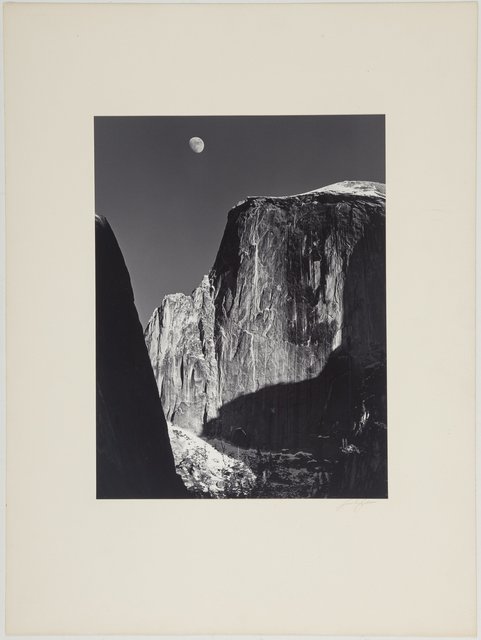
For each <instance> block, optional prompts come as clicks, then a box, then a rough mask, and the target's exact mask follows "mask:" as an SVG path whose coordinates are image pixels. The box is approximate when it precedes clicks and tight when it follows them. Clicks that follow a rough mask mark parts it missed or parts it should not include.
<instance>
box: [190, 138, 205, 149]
mask: <svg viewBox="0 0 481 640" xmlns="http://www.w3.org/2000/svg"><path fill="white" fill-rule="evenodd" d="M189 147H190V148H191V149H192V151H194V153H202V151H204V141H203V140H202V138H198V137H197V136H194V137H193V138H191V139H190V140H189Z"/></svg>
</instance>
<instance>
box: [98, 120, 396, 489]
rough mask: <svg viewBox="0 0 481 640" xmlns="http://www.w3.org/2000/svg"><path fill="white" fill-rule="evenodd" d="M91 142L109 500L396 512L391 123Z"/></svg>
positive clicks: (140, 128) (208, 124)
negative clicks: (334, 504)
mask: <svg viewBox="0 0 481 640" xmlns="http://www.w3.org/2000/svg"><path fill="white" fill-rule="evenodd" d="M94 134H95V135H94V146H95V148H94V155H95V282H96V483H97V484H96V486H97V498H99V499H102V498H115V499H132V498H134V499H135V498H139V499H141V498H150V499H152V498H187V499H189V498H191V499H195V498H212V499H214V498H215V499H219V498H250V499H253V498H254V499H255V498H274V499H279V498H334V499H336V498H337V499H339V498H366V499H368V498H387V497H388V460H387V405H388V397H387V386H386V364H387V363H386V232H385V219H386V218H385V216H386V187H385V117H384V115H382V114H381V115H372V114H366V115H312V116H276V115H272V116H265V115H264V116H107V115H103V116H96V117H95V118H94Z"/></svg>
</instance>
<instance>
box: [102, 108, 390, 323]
mask: <svg viewBox="0 0 481 640" xmlns="http://www.w3.org/2000/svg"><path fill="white" fill-rule="evenodd" d="M279 99H281V96H280V98H279ZM193 136H199V137H201V138H202V139H203V140H204V143H205V149H204V151H203V152H202V153H194V152H193V151H192V150H191V149H190V148H189V144H188V142H189V139H190V138H191V137H193ZM341 180H373V181H376V182H385V135H384V116H378V115H371V116H369V115H366V116H224V117H219V116H207V117H191V116H185V117H184V116H175V117H174V116H172V117H171V116H160V117H147V116H145V117H137V116H135V117H110V116H106V117H96V118H95V208H96V213H98V214H101V215H104V216H106V217H107V219H108V220H109V222H110V224H111V226H112V228H113V230H114V232H115V234H116V236H117V240H118V242H119V244H120V248H121V249H122V252H123V254H124V258H125V261H126V263H127V267H128V269H129V272H130V276H131V279H132V285H133V288H134V294H135V301H136V305H137V310H138V312H139V316H140V319H141V322H142V324H143V325H144V326H145V325H146V323H147V321H148V319H149V317H150V315H151V313H152V311H153V310H154V308H155V307H157V306H159V304H160V302H161V300H162V298H163V296H164V295H165V294H167V293H176V292H179V291H182V292H184V293H191V291H192V290H193V289H194V288H195V287H196V286H197V285H198V284H199V283H200V281H201V279H202V276H203V275H204V274H205V273H208V272H209V270H210V268H211V266H212V265H213V263H214V259H215V256H216V253H217V249H218V247H219V243H220V240H221V237H222V233H223V231H224V227H225V223H226V221H227V213H228V211H229V209H230V208H231V207H232V206H234V205H235V204H236V203H237V202H238V201H239V200H242V199H243V198H245V197H246V196H255V195H271V196H273V195H290V194H294V193H302V192H304V191H311V190H312V189H317V188H319V187H323V186H325V185H328V184H332V183H333V182H340V181H341Z"/></svg>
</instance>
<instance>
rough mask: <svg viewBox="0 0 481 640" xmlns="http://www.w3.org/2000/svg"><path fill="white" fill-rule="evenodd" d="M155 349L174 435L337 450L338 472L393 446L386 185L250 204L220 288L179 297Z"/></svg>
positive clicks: (160, 320) (154, 333)
mask: <svg viewBox="0 0 481 640" xmlns="http://www.w3.org/2000/svg"><path fill="white" fill-rule="evenodd" d="M146 341H147V345H148V349H149V355H150V358H151V362H152V365H153V368H154V372H155V376H156V379H157V383H158V386H159V390H160V393H161V397H162V403H163V406H164V410H165V412H166V414H167V415H168V417H169V419H170V420H171V421H172V422H173V423H174V424H179V425H181V426H183V427H185V428H191V429H193V430H194V431H195V432H197V433H201V432H203V433H204V434H205V435H211V436H216V437H222V438H225V439H228V440H231V441H233V442H236V443H237V444H239V445H241V446H261V447H266V448H268V449H271V450H279V449H281V448H283V447H286V448H289V449H293V450H296V449H299V448H300V447H304V448H306V447H307V448H309V449H310V450H315V451H318V452H319V455H321V454H322V452H321V451H320V450H321V448H324V450H326V451H327V450H328V449H329V447H330V446H332V447H333V448H334V449H335V454H334V455H333V454H331V453H330V454H329V455H330V457H331V458H332V459H334V457H335V458H336V464H337V467H336V468H337V469H339V468H340V466H339V465H341V466H342V465H343V464H344V462H343V460H344V458H346V460H351V459H353V458H352V456H355V455H359V454H356V453H352V451H355V448H357V449H358V450H360V449H359V446H357V445H355V444H354V440H355V439H356V438H357V441H358V444H359V437H360V436H361V434H362V433H364V434H366V433H367V432H368V431H369V430H370V429H376V433H377V432H378V431H377V430H378V428H379V429H380V430H381V431H380V433H383V434H385V423H386V399H385V387H386V385H385V357H386V355H385V354H386V345H385V343H386V335H385V191H384V185H380V184H375V183H356V182H355V183H350V182H345V183H339V184H336V185H332V186H330V187H326V188H323V189H319V190H316V191H313V192H310V193H306V194H300V195H296V196H290V197H284V198H274V197H256V198H247V199H246V200H244V201H242V202H241V203H239V204H238V205H237V206H236V207H234V208H233V209H232V210H231V211H230V213H229V216H228V222H227V226H226V229H225V232H224V236H223V239H222V242H221V245H220V248H219V252H218V254H217V258H216V260H215V263H214V266H213V268H212V270H211V272H210V274H209V276H208V277H204V280H203V281H202V284H201V285H200V287H199V288H198V289H196V290H195V291H194V293H193V294H192V296H191V297H189V296H184V295H183V294H175V295H170V296H166V298H165V299H164V300H163V302H162V304H161V306H160V307H159V308H158V309H157V310H156V311H155V312H154V314H153V316H152V318H151V320H150V322H149V324H148V327H147V329H146ZM374 423H378V425H383V426H379V427H375V426H374ZM356 434H357V435H356ZM364 437H365V436H364ZM383 437H384V436H383ZM375 440H376V442H378V440H379V438H375ZM384 440H385V437H384ZM349 444H352V445H353V446H354V449H349V448H348V446H349ZM377 446H378V445H377V444H376V447H377ZM379 446H380V447H381V449H382V448H383V447H384V449H383V452H384V453H383V452H381V454H380V457H381V458H382V456H383V455H384V454H385V444H381V445H379ZM361 448H362V447H361ZM322 455H323V454H322ZM326 457H327V454H326ZM350 464H351V463H350V462H346V465H348V466H349V465H350ZM359 467H362V465H357V468H359ZM353 473H354V476H355V478H354V481H353V482H354V484H355V483H356V482H357V483H358V484H362V483H360V480H359V473H361V474H362V472H359V471H356V472H353ZM366 473H367V475H369V473H370V472H369V470H368V471H366ZM380 473H381V475H382V473H383V472H382V471H381V472H380ZM346 474H347V475H349V471H347V472H346V473H345V474H341V475H342V478H343V480H342V482H346V480H345V478H346ZM351 475H352V474H351ZM371 475H372V474H371ZM333 476H334V478H335V477H336V473H334V471H333ZM342 482H340V483H338V484H339V492H340V493H342V494H343V495H345V494H346V493H349V489H348V488H346V487H345V486H344V485H342ZM381 484H382V483H381ZM341 485H342V486H341Z"/></svg>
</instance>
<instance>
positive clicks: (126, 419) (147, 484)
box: [95, 216, 187, 498]
mask: <svg viewBox="0 0 481 640" xmlns="http://www.w3.org/2000/svg"><path fill="white" fill-rule="evenodd" d="M95 267H96V355H97V358H96V374H97V498H181V497H187V490H186V489H185V487H184V485H183V483H182V480H181V479H180V477H179V476H178V475H177V474H176V471H175V464H174V458H173V454H172V449H171V446H170V441H169V435H168V431H167V424H166V421H165V417H164V413H163V410H162V405H161V403H160V399H159V394H158V391H157V385H156V382H155V378H154V374H153V371H152V367H151V365H150V360H149V356H148V353H147V348H146V345H145V342H144V336H143V331H142V327H141V324H140V321H139V317H138V315H137V310H136V308H135V304H134V295H133V291H132V286H131V283H130V277H129V273H128V270H127V267H126V265H125V262H124V259H123V256H122V252H121V251H120V248H119V245H118V243H117V240H116V239H115V235H114V233H113V231H112V229H111V227H110V225H109V223H108V222H107V220H106V219H105V218H101V217H99V216H96V221H95Z"/></svg>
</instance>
